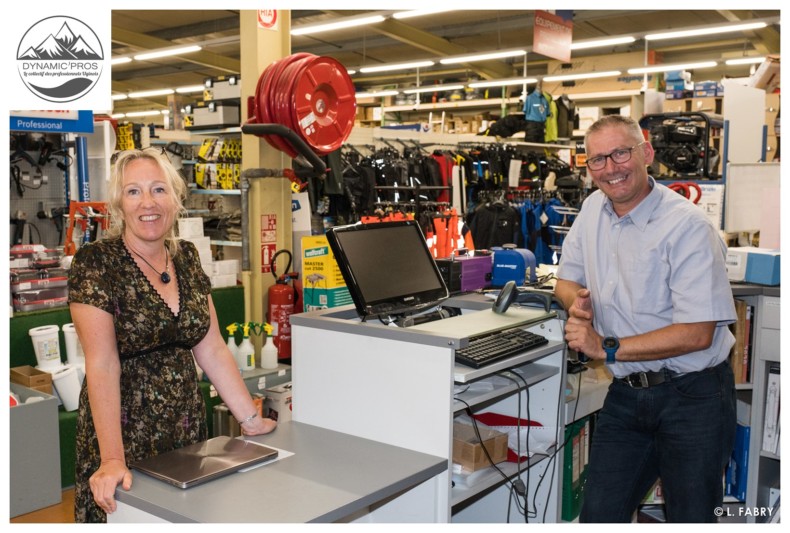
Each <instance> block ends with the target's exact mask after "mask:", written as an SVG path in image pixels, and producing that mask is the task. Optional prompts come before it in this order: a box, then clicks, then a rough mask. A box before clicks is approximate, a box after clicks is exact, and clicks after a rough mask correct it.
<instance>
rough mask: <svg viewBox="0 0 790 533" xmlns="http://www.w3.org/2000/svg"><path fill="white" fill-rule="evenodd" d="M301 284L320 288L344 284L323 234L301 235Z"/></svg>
mask: <svg viewBox="0 0 790 533" xmlns="http://www.w3.org/2000/svg"><path fill="white" fill-rule="evenodd" d="M302 285H303V286H304V287H305V288H308V287H314V288H320V289H334V288H337V287H345V286H346V281H345V280H344V279H343V274H342V273H341V272H340V268H339V267H338V266H337V261H335V255H334V254H333V253H332V249H331V248H330V247H329V242H328V241H327V240H326V237H325V236H323V235H311V236H309V237H302Z"/></svg>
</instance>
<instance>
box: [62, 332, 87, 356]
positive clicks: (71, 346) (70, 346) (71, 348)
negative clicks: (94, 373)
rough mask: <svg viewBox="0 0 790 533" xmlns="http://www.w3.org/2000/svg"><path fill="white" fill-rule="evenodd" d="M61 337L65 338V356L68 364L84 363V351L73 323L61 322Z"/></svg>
mask: <svg viewBox="0 0 790 533" xmlns="http://www.w3.org/2000/svg"><path fill="white" fill-rule="evenodd" d="M63 337H64V338H65V339H66V357H68V360H69V364H70V365H84V364H85V352H84V351H82V344H81V343H80V339H79V337H77V330H76V329H74V324H72V323H69V324H63Z"/></svg>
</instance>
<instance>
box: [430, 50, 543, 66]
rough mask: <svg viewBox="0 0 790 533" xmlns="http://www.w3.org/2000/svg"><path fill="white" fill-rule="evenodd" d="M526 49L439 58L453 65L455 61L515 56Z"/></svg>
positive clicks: (442, 62) (464, 61)
mask: <svg viewBox="0 0 790 533" xmlns="http://www.w3.org/2000/svg"><path fill="white" fill-rule="evenodd" d="M526 54H527V51H526V50H505V51H500V52H487V53H482V54H474V55H466V56H458V57H445V58H443V59H440V60H439V63H441V64H442V65H452V64H453V63H472V62H474V61H486V60H488V59H501V58H503V57H515V56H523V55H526Z"/></svg>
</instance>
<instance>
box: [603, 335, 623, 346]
mask: <svg viewBox="0 0 790 533" xmlns="http://www.w3.org/2000/svg"><path fill="white" fill-rule="evenodd" d="M619 345H620V343H619V342H617V339H615V338H614V337H606V338H605V339H604V340H603V347H604V349H606V348H617V347H618V346H619Z"/></svg>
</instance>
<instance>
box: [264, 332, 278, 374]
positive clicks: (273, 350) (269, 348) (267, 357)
mask: <svg viewBox="0 0 790 533" xmlns="http://www.w3.org/2000/svg"><path fill="white" fill-rule="evenodd" d="M261 368H277V346H275V345H274V337H266V344H264V345H263V348H261Z"/></svg>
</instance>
